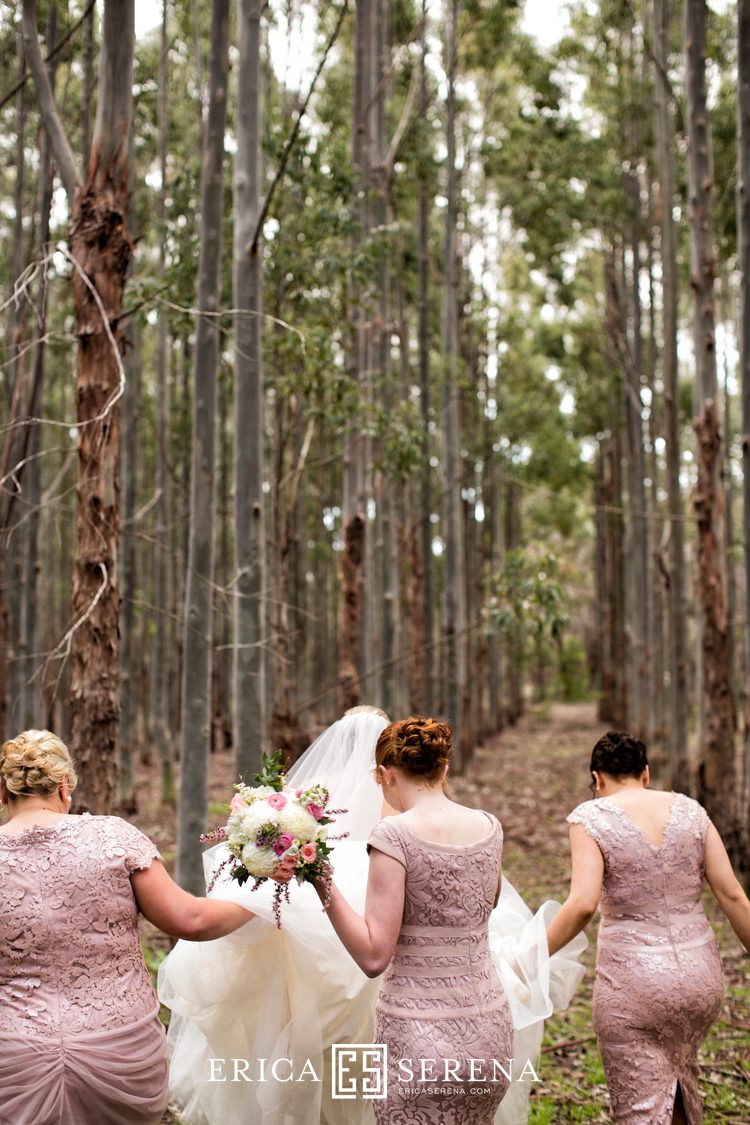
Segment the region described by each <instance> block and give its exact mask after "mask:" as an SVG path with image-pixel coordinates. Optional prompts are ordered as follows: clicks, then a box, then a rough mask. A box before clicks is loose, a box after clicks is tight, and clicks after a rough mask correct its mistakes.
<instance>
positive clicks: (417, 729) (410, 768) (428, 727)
mask: <svg viewBox="0 0 750 1125" xmlns="http://www.w3.org/2000/svg"><path fill="white" fill-rule="evenodd" d="M452 744H453V731H452V730H451V728H450V727H449V726H448V724H447V723H441V722H438V720H437V719H422V718H419V717H417V716H415V715H412V716H410V717H409V718H408V719H400V720H399V721H398V722H396V723H391V724H390V726H387V727H386V728H385V730H384V731H382V733H381V735H380V738H379V739H378V744H377V747H376V749H375V768H376V771H377V773H376V777H377V778H378V781H380V780H381V778H382V774H381V773H380V766H394V767H395V768H396V769H399V770H402V772H403V773H405V774H406V775H407V776H408V777H411V778H415V779H421V780H423V781H426V782H427V784H428V785H435V784H437V783H438V782H439V781H441V780H442V777H443V772H444V770H445V767H446V766H447V765H448V764H449V763H450V760H451V756H452V753H453V750H452Z"/></svg>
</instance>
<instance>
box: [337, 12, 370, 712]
mask: <svg viewBox="0 0 750 1125" xmlns="http://www.w3.org/2000/svg"><path fill="white" fill-rule="evenodd" d="M377 2H378V0H358V2H357V6H356V25H355V32H354V89H353V106H352V109H353V113H352V164H353V165H354V172H355V175H356V176H357V179H358V188H359V192H360V204H359V223H358V231H357V233H356V234H355V236H354V239H353V242H354V245H353V248H352V249H353V253H354V254H356V253H357V252H358V250H359V248H360V246H361V244H362V241H363V239H364V238H365V237H367V232H368V230H369V210H370V202H369V191H370V148H371V130H372V124H371V122H372V113H371V106H370V98H371V92H372V91H371V80H370V75H371V71H372V65H373V61H372V59H371V57H370V52H369V46H370V35H371V21H372V18H373V17H372V7H373V4H375V3H377ZM363 302H364V286H362V285H361V284H358V283H356V284H353V285H352V292H351V299H350V308H351V320H352V323H353V325H354V333H353V337H354V338H353V341H352V358H351V363H350V366H351V372H352V378H353V379H354V381H355V382H356V384H357V386H358V388H359V391H360V394H362V392H363V390H364V386H363V384H364V381H365V378H366V371H367V362H368V352H369V347H368V335H369V333H368V327H367V310H366V309H365V308H364V305H363ZM365 460H366V446H365V441H364V437H363V434H362V431H361V427H360V423H359V419H358V418H357V417H354V418H352V419H350V421H349V425H348V426H347V433H346V438H345V440H344V480H343V502H342V521H343V540H344V548H343V551H342V559H341V594H342V597H341V615H340V624H339V705H340V707H341V709H342V710H346V709H347V708H349V707H353V706H355V705H356V704H358V703H359V702H360V697H361V691H362V689H361V684H360V675H361V671H362V624H363V597H364V589H363V564H364V560H365V551H366V533H367V522H366V498H365Z"/></svg>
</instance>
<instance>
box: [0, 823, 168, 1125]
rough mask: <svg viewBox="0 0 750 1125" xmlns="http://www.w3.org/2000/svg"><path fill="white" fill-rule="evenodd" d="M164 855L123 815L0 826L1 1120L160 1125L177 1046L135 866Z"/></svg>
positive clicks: (13, 1123) (35, 1124) (42, 1124)
mask: <svg viewBox="0 0 750 1125" xmlns="http://www.w3.org/2000/svg"><path fill="white" fill-rule="evenodd" d="M158 855H159V853H158V851H157V849H156V848H155V847H154V845H153V844H152V842H151V841H150V840H149V839H148V838H147V837H146V836H144V835H143V833H142V832H140V831H139V830H138V829H137V828H135V827H134V826H133V825H131V824H128V823H127V822H126V821H124V820H121V819H120V818H119V817H115V816H90V815H89V814H88V813H84V814H83V815H82V816H71V817H64V818H62V819H60V820H58V821H56V822H55V823H53V824H51V825H43V826H35V827H33V828H31V829H29V830H27V831H24V832H21V833H18V834H17V835H13V834H10V833H0V899H2V902H3V910H2V912H0V1125H154V1123H156V1122H158V1121H159V1120H160V1119H161V1115H162V1113H163V1111H164V1109H165V1107H166V1103H167V1048H166V1038H165V1034H164V1028H163V1027H162V1025H161V1023H160V1021H159V1016H158V1004H157V1000H156V996H155V994H154V989H153V987H152V985H151V981H150V978H149V975H148V970H147V968H146V965H145V962H144V960H143V955H142V953H141V948H140V939H139V934H138V907H137V905H136V902H135V897H134V895H133V889H132V886H131V883H130V875H131V874H132V872H133V871H135V870H138V869H141V868H144V867H149V866H150V865H151V863H152V862H153V860H154V859H155V858H157V857H158Z"/></svg>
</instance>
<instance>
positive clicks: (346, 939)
mask: <svg viewBox="0 0 750 1125" xmlns="http://www.w3.org/2000/svg"><path fill="white" fill-rule="evenodd" d="M405 885H406V871H405V870H404V868H403V866H402V865H401V864H400V863H399V862H398V860H396V859H392V858H391V856H388V855H385V854H384V853H383V852H380V851H377V850H376V848H375V847H374V846H373V849H372V851H371V852H370V870H369V875H368V878H367V899H366V901H365V914H364V917H362V915H361V914H357V912H356V910H353V909H352V907H351V906H350V905H349V903H348V902H347V901H346V899H345V898H344V896H343V895H342V894H341V891H339V889H338V887H336V885H335V884H334V886H333V888H332V890H331V898H330V902H329V904H328V906H327V907H326V913H327V914H328V917H329V918H330V919H331V925H332V926H333V928H334V930H335V931H336V933H337V934H338V936H339V939H340V940H341V943H342V944H343V946H344V947H345V949H346V950H347V952H348V953H349V954H350V956H351V957H353V958H354V960H355V961H356V962H357V964H358V965H359V967H360V969H361V970H362V972H363V973H365V974H366V975H367V976H368V977H377V976H380V974H381V973H382V972H384V971H385V969H386V968H387V967H388V965H389V964H390V961H391V958H392V957H393V951H394V949H395V948H396V942H397V941H398V935H399V930H400V929H401V922H402V919H403V914H404V888H405ZM316 890H317V892H318V894H319V895H320V898H321V901H325V889H324V887H323V885H322V884H321V883H317V884H316Z"/></svg>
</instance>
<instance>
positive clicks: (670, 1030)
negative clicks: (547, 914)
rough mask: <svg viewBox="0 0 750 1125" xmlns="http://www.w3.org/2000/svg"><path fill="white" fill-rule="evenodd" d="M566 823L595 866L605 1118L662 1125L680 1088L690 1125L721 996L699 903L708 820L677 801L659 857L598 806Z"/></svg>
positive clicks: (637, 833) (621, 815) (697, 1113)
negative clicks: (701, 1056)
mask: <svg viewBox="0 0 750 1125" xmlns="http://www.w3.org/2000/svg"><path fill="white" fill-rule="evenodd" d="M568 820H569V821H572V822H573V823H574V824H582V825H583V827H584V828H585V830H586V832H587V833H588V834H589V836H591V837H592V838H593V839H594V840H595V841H596V842H597V844H598V845H599V848H600V850H601V853H602V855H603V857H604V882H603V888H602V897H601V902H600V906H599V909H600V912H601V925H600V927H599V940H598V945H597V957H596V983H595V985H594V1027H595V1030H596V1035H597V1039H598V1041H599V1049H600V1051H601V1055H602V1062H603V1064H604V1073H605V1076H606V1079H607V1086H608V1088H609V1095H610V1101H611V1106H612V1116H613V1119H614V1120H615V1121H616V1122H618V1123H622V1125H667V1123H668V1122H671V1120H672V1113H673V1107H674V1102H675V1097H676V1091H677V1084H678V1083H679V1085H680V1087H681V1090H682V1098H683V1102H684V1106H685V1111H686V1114H687V1119H688V1121H689V1123H690V1125H698V1123H699V1122H700V1121H701V1117H702V1105H701V1096H700V1092H699V1089H698V1062H697V1054H698V1048H699V1046H700V1044H701V1043H702V1041H703V1039H704V1038H705V1036H706V1034H707V1032H708V1030H709V1028H710V1027H711V1024H712V1023H713V1021H714V1019H715V1018H716V1016H717V1014H718V1012H719V1009H720V1008H721V1004H722V999H723V995H724V985H723V976H722V970H721V961H720V958H719V951H718V948H717V945H716V939H715V938H714V934H713V931H712V929H711V927H710V925H709V923H708V919H707V918H706V916H705V914H704V912H703V907H702V906H701V902H700V895H701V885H702V881H703V871H704V849H705V838H706V832H707V830H708V827H709V824H710V821H709V819H708V816H707V815H706V813H705V811H704V810H703V809H702V808H701V806H700V805H699V804H698V803H697V801H693V800H692V799H691V798H690V797H685V796H684V795H682V794H680V793H678V794H676V795H675V797H674V800H673V802H672V807H671V809H670V813H669V819H668V821H667V824H666V827H665V832H664V841H663V843H662V844H661V845H660V846H659V847H657V846H656V845H655V844H652V843H651V842H650V840H649V839H648V838H647V837H646V835H645V834H644V832H643V831H642V830H641V829H640V828H639V827H638V825H636V824H635V823H634V822H633V821H632V820H631V819H630V817H629V816H628V814H627V813H626V812H625V810H624V809H623V808H621V807H620V806H619V805H617V804H616V803H615V802H614V801H608V800H607V799H606V798H599V799H598V800H594V801H586V802H585V803H584V804H582V805H579V806H578V808H577V809H575V810H574V811H573V812H572V813H571V814H570V816H569V817H568Z"/></svg>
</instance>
